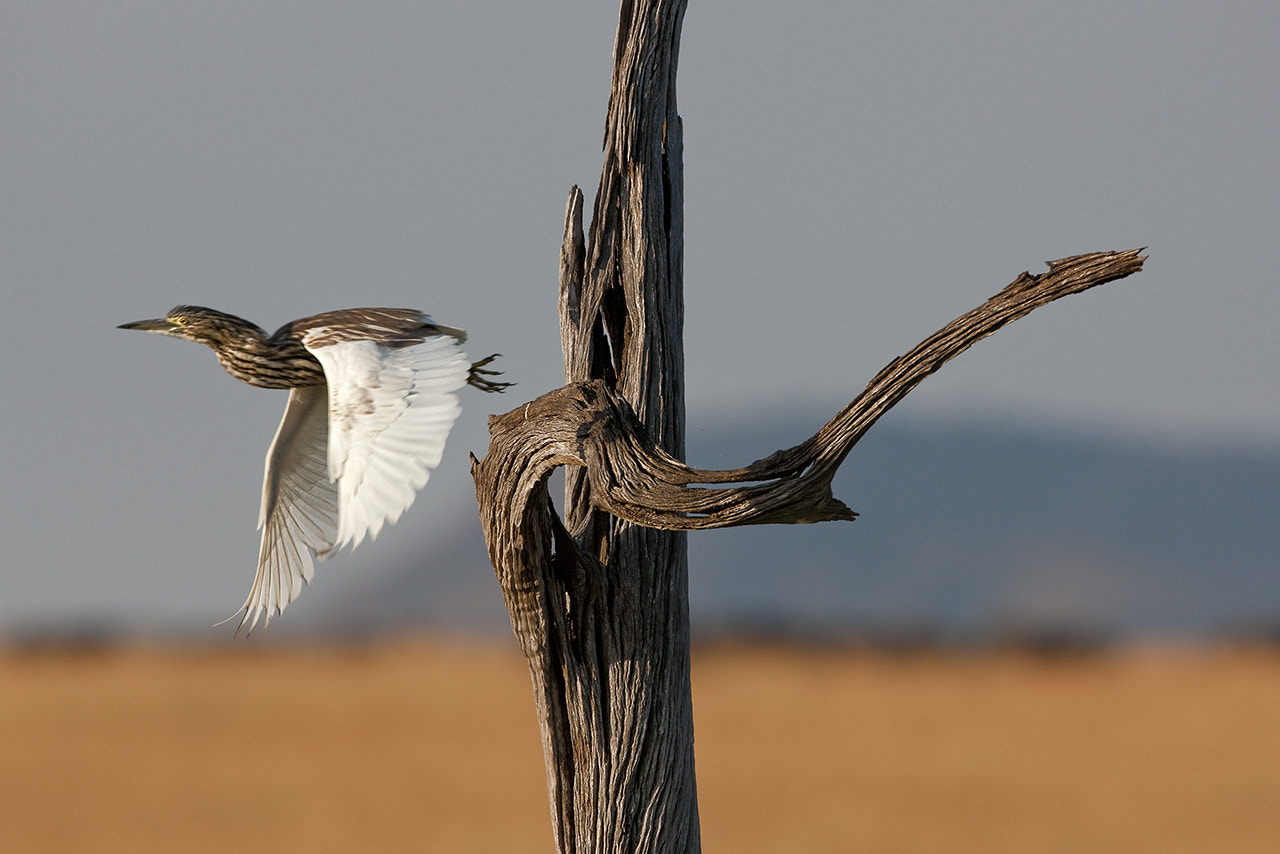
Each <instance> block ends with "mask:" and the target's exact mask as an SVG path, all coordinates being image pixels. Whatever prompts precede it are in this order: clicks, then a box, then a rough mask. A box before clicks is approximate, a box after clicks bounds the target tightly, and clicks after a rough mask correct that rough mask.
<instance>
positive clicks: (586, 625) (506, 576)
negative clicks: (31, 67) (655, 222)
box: [473, 199, 1145, 851]
mask: <svg viewBox="0 0 1280 854" xmlns="http://www.w3.org/2000/svg"><path fill="white" fill-rule="evenodd" d="M570 206H571V212H572V208H573V201H572V199H571V202H570ZM569 221H570V222H572V221H573V216H572V214H571V216H570V217H569ZM572 242H573V241H572V240H570V239H567V241H566V246H568V245H570V244H572ZM1141 251H1142V250H1140V249H1135V250H1129V251H1125V252H1099V253H1094V254H1090V255H1079V256H1075V257H1072V258H1064V259H1062V260H1060V261H1052V262H1049V272H1047V273H1043V274H1041V275H1038V276H1033V275H1031V274H1029V273H1023V274H1022V275H1020V276H1018V277H1017V279H1015V280H1014V281H1013V283H1011V284H1010V285H1009V286H1008V287H1006V288H1004V289H1003V290H1001V291H1000V292H999V293H998V294H996V295H995V296H994V297H992V298H991V299H989V300H987V301H986V302H985V303H983V304H982V305H981V306H979V307H978V308H976V309H974V310H973V311H970V312H968V313H967V314H964V315H962V316H961V317H958V318H956V319H955V320H954V321H952V322H951V323H949V324H947V326H945V327H943V328H942V329H941V330H939V331H938V332H936V333H934V334H933V335H931V336H929V337H928V338H927V339H925V340H924V341H922V342H921V343H920V344H919V345H917V346H916V347H914V348H913V349H912V350H911V351H910V352H908V353H907V354H906V355H904V356H901V357H899V358H897V359H895V360H894V361H893V362H891V363H890V364H889V365H887V366H886V367H885V368H884V370H882V371H881V372H880V373H879V374H877V375H876V376H875V377H874V378H873V379H872V380H871V382H870V383H868V385H867V387H866V389H865V390H864V391H863V392H862V393H861V394H860V395H859V396H858V397H857V398H855V399H854V400H853V401H852V402H850V404H849V405H848V406H846V407H845V408H844V409H842V410H841V411H840V412H839V413H837V414H836V415H835V416H834V417H833V418H832V419H831V420H830V421H829V422H827V424H825V425H824V426H823V427H822V428H821V429H819V430H818V432H817V433H815V434H814V435H813V436H811V437H810V438H808V439H807V440H805V441H804V442H801V443H800V444H798V445H796V446H794V447H792V448H788V449H785V450H781V451H778V452H776V453H774V454H772V455H770V456H769V457H767V458H765V459H762V460H758V461H756V462H754V463H751V464H750V465H747V466H744V467H743V468H739V469H732V470H725V471H715V470H704V469H694V468H691V467H689V466H687V465H685V464H684V463H683V462H681V461H680V460H679V458H678V457H677V456H675V455H674V454H672V453H671V452H670V451H668V450H666V449H665V448H664V447H663V446H662V445H661V444H660V443H657V442H655V441H654V440H653V439H652V437H651V435H650V432H649V429H650V428H649V427H648V425H646V424H644V423H643V421H642V420H641V419H640V418H639V417H638V416H637V415H636V413H635V412H634V410H633V408H632V406H631V405H630V404H629V403H628V401H627V400H626V398H625V397H623V396H622V395H620V394H618V393H617V392H615V391H614V390H613V389H612V388H611V386H610V384H609V383H608V382H607V381H604V380H598V379H597V380H588V381H583V382H577V383H574V384H571V385H568V386H566V387H564V388H561V389H557V390H555V391H552V392H549V393H547V394H545V395H543V396H541V397H539V398H537V399H536V400H533V401H531V402H530V403H528V404H526V405H525V406H522V407H520V408H518V409H515V410H512V411H511V412H508V413H507V414H505V415H500V416H494V417H493V418H491V419H490V433H491V443H490V447H489V453H488V455H487V456H486V457H485V459H484V461H483V462H482V463H476V464H475V465H474V467H473V468H474V474H475V478H476V490H477V495H478V496H479V498H480V505H481V514H482V521H483V524H484V530H485V537H486V540H487V542H488V546H489V555H490V558H491V560H492V561H493V564H494V567H495V568H496V569H497V572H498V577H499V580H500V581H501V583H502V589H503V591H504V594H505V595H506V596H507V605H508V608H509V609H510V610H511V615H512V623H513V626H514V627H515V630H516V635H517V637H519V638H520V640H521V644H522V648H523V649H524V652H525V654H526V655H527V656H528V657H529V660H530V663H531V668H532V669H533V673H534V685H535V690H536V692H537V694H538V697H539V712H540V714H541V715H542V716H543V725H544V728H543V735H544V747H545V748H546V750H547V759H548V775H549V784H550V787H551V791H552V797H553V812H556V813H557V814H558V815H560V820H561V821H562V823H564V826H562V828H561V831H560V833H561V835H560V837H559V839H560V840H561V841H562V850H574V849H573V848H571V847H569V846H565V845H563V840H564V839H566V838H578V839H579V841H584V840H583V839H581V838H580V837H578V836H577V835H576V834H577V833H580V832H581V831H580V830H578V827H579V825H578V824H577V823H576V822H577V821H579V820H581V819H583V818H585V817H592V818H594V819H596V820H597V821H599V820H601V819H602V817H605V816H609V815H610V811H609V809H608V807H607V806H606V805H602V804H599V803H597V804H596V806H595V808H591V807H590V803H589V802H590V801H591V799H592V798H596V799H597V800H598V799H602V798H605V797H613V796H616V795H618V794H620V793H622V792H627V791H628V785H627V784H630V785H631V787H632V789H633V790H632V791H630V792H629V794H631V796H633V797H636V798H637V799H640V800H644V802H645V803H646V804H651V803H654V802H660V801H661V799H662V798H663V797H664V796H665V795H666V794H667V793H668V792H669V791H671V788H670V787H669V786H668V781H667V780H666V779H665V778H664V777H662V776H657V775H656V771H657V769H658V768H659V767H661V766H659V765H646V764H644V763H643V762H641V761H639V760H640V757H643V756H644V755H645V750H659V751H662V752H663V755H671V751H673V749H674V748H673V747H672V745H671V744H669V743H666V741H665V740H669V739H672V738H673V736H672V733H673V732H679V733H683V732H684V730H683V728H682V727H683V726H684V725H685V723H686V722H685V721H684V720H683V718H682V717H680V716H679V715H678V714H677V715H676V717H675V718H674V720H670V721H663V720H657V719H653V718H648V719H646V718H643V717H642V716H643V715H644V714H646V713H650V714H652V713H654V712H655V711H656V710H657V708H656V707H655V706H654V704H653V703H654V701H653V700H652V698H651V696H650V693H651V692H652V691H655V690H671V686H670V685H669V683H667V682H665V681H660V680H659V679H658V676H659V675H660V674H662V672H663V671H662V670H661V666H660V665H659V664H656V663H654V662H652V661H650V660H647V659H636V658H630V659H625V660H622V659H619V652H620V651H621V650H622V649H623V648H624V647H622V646H620V645H619V639H620V638H621V637H622V636H623V635H626V636H627V637H629V638H631V639H634V637H636V636H641V637H646V638H648V639H649V640H650V641H654V640H656V639H655V638H654V635H653V633H654V632H661V631H672V632H675V633H677V634H679V636H680V637H682V638H685V639H686V640H687V632H688V629H687V622H686V623H680V622H677V621H675V620H673V617H672V613H671V611H670V610H669V608H666V607H664V604H665V603H663V602H661V601H659V599H660V597H661V596H663V595H668V596H674V597H675V598H676V599H677V600H678V601H679V603H680V608H681V610H680V613H679V614H678V615H677V616H683V615H684V610H683V609H684V607H685V599H684V594H683V591H678V592H677V591H672V590H671V589H670V588H669V587H667V588H663V589H659V588H656V587H647V586H646V585H647V584H649V583H652V579H653V576H652V575H651V574H649V573H646V572H644V571H643V570H642V569H639V568H637V567H634V566H631V567H630V568H628V569H627V570H626V571H625V573H626V574H624V571H623V570H621V569H620V567H621V566H622V565H623V564H622V562H621V560H620V559H619V557H618V553H617V551H615V550H613V549H610V548H606V549H604V550H600V547H599V544H598V541H597V540H594V539H592V538H590V537H585V538H584V537H581V536H579V537H576V538H575V537H574V536H572V535H571V534H570V532H569V531H568V530H567V529H566V528H565V527H564V526H563V525H562V524H561V523H560V520H559V519H558V518H557V516H556V514H555V511H554V509H553V508H552V506H551V502H550V499H549V497H548V495H547V491H546V479H547V476H548V475H549V474H550V473H551V471H552V470H553V469H554V468H556V467H557V466H566V467H568V469H567V478H573V479H575V480H576V481H577V482H578V483H579V485H578V486H577V487H576V491H575V494H576V495H578V496H579V497H581V498H583V499H586V500H588V501H589V502H590V510H589V511H584V510H582V509H581V508H579V510H578V512H579V518H585V516H586V515H587V514H588V513H595V514H597V515H598V516H599V517H600V518H601V519H604V520H608V521H606V522H605V523H603V524H602V525H601V528H605V526H606V525H607V526H608V527H607V530H609V531H619V530H630V529H628V528H626V526H625V524H624V523H622V522H619V521H616V520H626V521H627V522H630V523H634V524H638V525H644V526H648V527H652V528H662V529H667V530H692V529H699V528H720V527H728V526H734V525H749V524H762V523H797V522H818V521H828V520H848V519H853V518H854V517H855V516H856V515H857V514H855V513H854V512H853V511H852V510H850V509H849V508H848V507H847V506H845V504H844V503H843V502H841V501H839V500H838V499H836V498H835V497H833V496H832V494H831V480H832V478H833V477H834V475H835V472H836V470H837V469H838V468H839V466H840V464H841V463H842V462H843V461H844V459H845V457H846V456H847V455H848V454H849V452H850V450H851V449H852V448H853V446H854V445H855V444H856V443H857V442H858V440H859V439H860V438H861V437H862V436H863V435H865V434H866V432H867V430H868V429H869V428H870V427H871V425H872V424H874V423H875V421H876V420H877V419H878V418H879V417H880V416H881V415H883V414H884V413H885V412H887V411H888V410H889V409H890V408H891V407H892V406H893V405H894V404H896V403H897V402H898V401H900V400H901V399H902V398H903V397H905V396H906V394H907V393H908V392H910V391H911V389H913V388H915V386H917V385H918V384H919V383H920V382H922V381H923V380H924V379H925V378H926V377H928V376H929V375H930V374H932V373H934V372H935V371H937V370H938V369H939V368H940V367H942V365H943V364H945V363H946V362H947V361H948V360H950V359H952V358H954V357H955V356H957V355H959V354H960V353H962V352H964V351H965V350H967V349H968V348H969V347H971V346H972V345H973V344H975V343H977V342H978V341H980V340H981V339H983V338H985V337H987V336H988V335H991V334H992V333H994V332H995V331H997V330H998V329H999V328H1001V327H1002V326H1004V325H1005V324H1007V323H1010V322H1012V321H1014V320H1017V319H1018V318H1019V317H1023V316H1025V315H1026V314H1029V313H1030V312H1031V311H1033V310H1034V309H1036V308H1038V307H1040V306H1043V305H1047V304H1048V303H1050V302H1052V301H1054V300H1056V299H1060V298H1062V297H1064V296H1068V295H1070V294H1075V293H1080V292H1081V291H1084V290H1087V289H1089V288H1092V287H1096V286H1098V285H1101V284H1104V283H1105V282H1109V281H1114V280H1116V279H1120V278H1124V277H1126V276H1129V275H1132V274H1133V273H1136V272H1138V271H1139V270H1140V269H1141V268H1142V262H1143V261H1144V260H1145V258H1144V257H1143V256H1142V255H1141ZM703 484H731V485H729V486H720V487H709V486H704V485H703ZM605 514H608V515H605ZM601 555H605V556H606V559H605V560H601V559H600V556H601ZM637 580H639V581H640V582H641V583H639V584H637V583H636V581H637ZM666 580H667V581H668V582H669V581H670V580H671V579H670V577H668V578H667V579H666ZM654 615H657V616H658V617H659V619H658V621H657V624H656V625H649V624H646V618H649V617H652V616H654ZM686 619H687V618H686ZM625 648H626V649H629V650H631V651H632V652H634V651H635V647H634V646H627V647H625ZM648 679H652V680H654V681H653V682H651V683H646V680H648ZM618 681H621V682H622V684H621V685H620V686H619V685H618V684H617V683H618ZM678 693H679V696H680V697H681V698H682V699H683V698H685V697H687V692H686V691H680V692H678ZM624 702H625V703H630V704H632V706H631V708H630V709H629V710H628V709H624V708H622V707H621V706H620V705H618V704H619V703H624ZM667 711H668V712H670V711H671V710H670V709H668V710H667ZM619 725H621V726H622V727H623V728H624V730H623V731H624V733H626V734H629V735H633V736H634V735H637V734H638V733H637V732H636V729H635V728H636V727H640V728H644V729H649V728H652V729H653V730H654V731H655V732H656V735H654V736H651V738H653V739H654V740H652V741H649V742H647V743H646V742H644V739H643V738H640V739H635V738H632V739H625V738H624V739H623V740H622V741H621V742H620V743H619V742H616V741H614V740H613V739H609V740H607V744H606V741H603V740H601V739H602V738H603V734H604V733H605V732H610V733H614V732H615V728H616V727H617V726H619ZM596 728H599V730H598V731H597V729H596ZM690 734H691V733H690ZM678 743H680V744H683V742H678ZM624 747H629V748H632V749H635V748H638V749H639V750H640V753H639V754H638V755H629V754H626V753H624V752H620V748H624ZM606 748H607V750H606ZM600 750H605V751H606V752H605V753H604V755H596V753H597V751H600ZM619 763H620V764H619ZM691 766H692V761H691V759H690V767H689V773H690V775H692V767H691ZM623 769H625V771H626V773H627V774H632V773H634V774H636V775H637V776H635V777H633V778H632V777H628V778H626V779H623V780H618V779H617V778H616V777H615V776H614V775H615V774H616V773H617V772H618V771H619V770H623ZM606 780H607V781H608V782H609V783H610V784H613V785H612V787H609V786H606V785H605V783H606ZM690 782H692V781H691V780H690ZM619 787H620V788H619ZM634 787H647V789H646V792H647V794H648V796H649V798H648V799H645V798H642V797H641V795H640V793H639V792H636V791H634ZM682 791H683V790H682ZM606 793H608V794H607V795H606ZM691 794H692V793H691V791H690V792H689V796H691ZM570 800H572V804H570V803H569V802H568V801H570ZM609 803H610V804H612V803H613V802H612V801H610V802H609ZM570 812H572V814H573V818H569V817H568V814H569V813H570ZM621 817H622V816H621V815H612V817H611V818H612V820H614V821H617V820H619V819H620V818H621ZM593 827H594V826H593ZM615 832H616V831H615ZM592 838H594V839H598V837H592ZM611 838H612V839H613V840H614V842H619V841H621V840H624V839H634V837H632V836H629V835H628V834H626V833H619V835H615V836H613V837H611ZM682 843H683V844H685V846H686V848H688V847H693V846H695V845H696V839H695V838H694V837H690V836H685V837H683V838H682ZM686 848H675V849H670V850H686ZM576 850H589V846H586V847H583V846H579V847H578V848H577V849H576ZM594 850H609V851H621V850H649V849H647V848H645V849H633V848H629V847H627V845H620V846H613V847H609V846H605V847H600V848H596V849H594ZM655 850H658V849H655Z"/></svg>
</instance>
